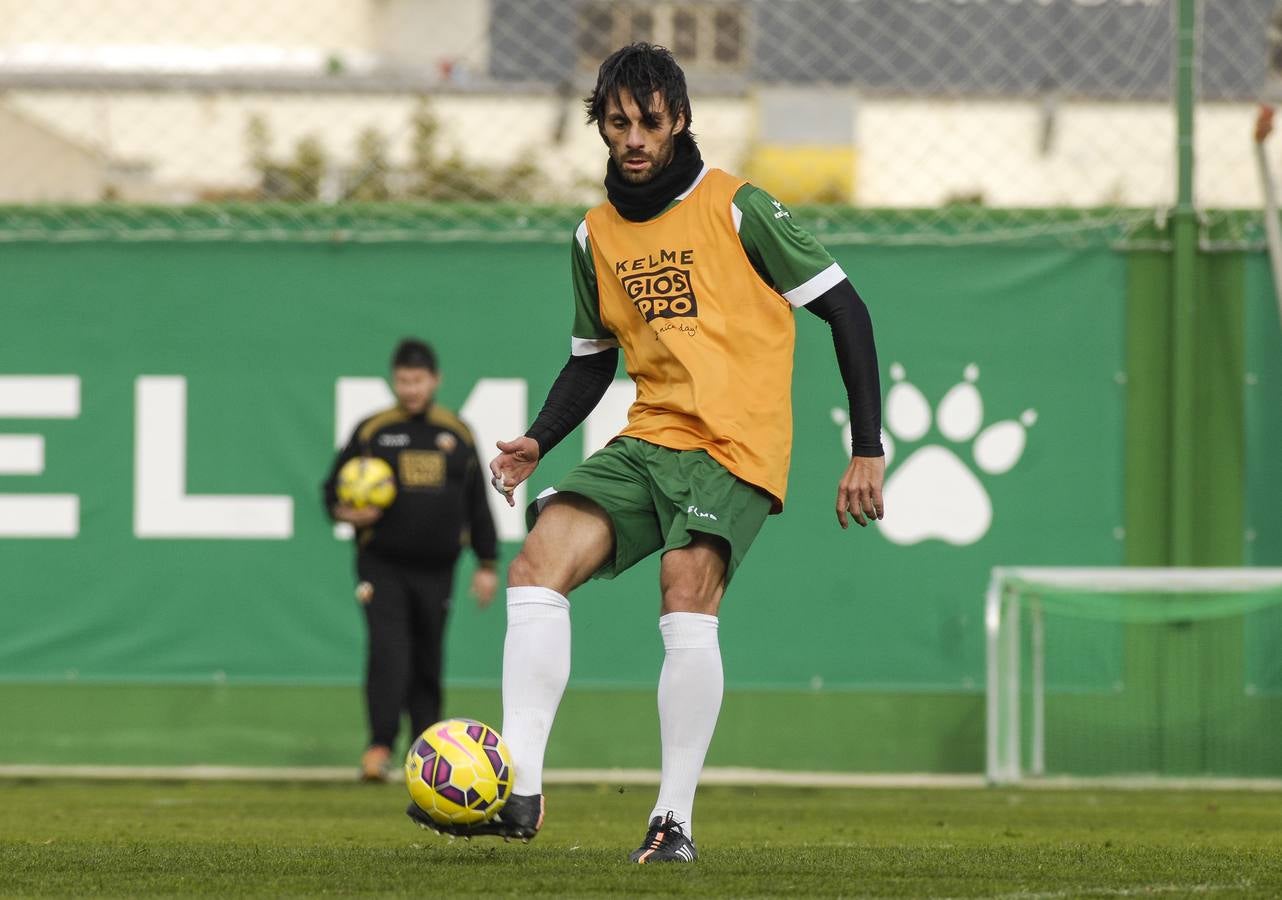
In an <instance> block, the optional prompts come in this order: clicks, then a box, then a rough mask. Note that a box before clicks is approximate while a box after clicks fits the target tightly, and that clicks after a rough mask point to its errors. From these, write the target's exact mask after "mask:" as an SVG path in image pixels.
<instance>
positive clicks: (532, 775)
mask: <svg viewBox="0 0 1282 900" xmlns="http://www.w3.org/2000/svg"><path fill="white" fill-rule="evenodd" d="M569 679H570V601H569V600H567V599H566V598H565V597H563V596H562V595H560V594H558V593H557V592H556V591H554V590H551V589H549V588H541V587H510V588H508V589H507V637H506V638H505V639H504V641H503V740H505V741H506V742H507V746H508V750H509V751H510V752H511V754H512V767H513V768H514V769H515V778H514V779H513V781H512V793H514V794H521V795H522V796H529V795H533V794H541V793H543V754H544V752H545V751H546V750H547V746H548V734H549V733H550V732H551V730H552V720H553V719H554V718H555V717H556V708H557V706H558V705H559V704H560V703H561V694H563V693H564V692H565V683H566V682H567V681H569Z"/></svg>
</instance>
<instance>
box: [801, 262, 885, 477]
mask: <svg viewBox="0 0 1282 900" xmlns="http://www.w3.org/2000/svg"><path fill="white" fill-rule="evenodd" d="M805 308H806V309H808V310H810V311H811V312H812V313H814V314H815V315H816V316H818V317H819V318H821V319H823V320H824V321H825V322H827V323H828V326H829V327H830V328H831V329H832V343H833V346H834V347H835V348H836V350H837V365H838V366H839V367H840V369H841V380H842V382H843V383H844V384H845V385H846V400H847V402H848V403H849V404H850V450H851V453H852V454H853V455H855V456H882V455H884V453H885V451H884V450H883V449H882V446H881V377H880V375H879V374H878V369H877V345H876V344H875V343H874V342H873V336H872V317H870V316H869V315H868V307H867V306H865V305H864V301H863V300H862V299H861V298H860V296H859V292H858V291H856V290H855V287H854V285H852V284H851V283H850V281H849V280H848V279H844V278H843V279H842V280H841V281H840V282H838V283H837V284H835V285H833V286H832V287H831V288H829V289H828V290H826V291H824V292H823V293H822V294H820V295H819V296H818V297H816V298H815V299H814V300H811V301H810V302H809V303H807V304H806V305H805Z"/></svg>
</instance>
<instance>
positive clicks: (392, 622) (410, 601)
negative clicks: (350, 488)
mask: <svg viewBox="0 0 1282 900" xmlns="http://www.w3.org/2000/svg"><path fill="white" fill-rule="evenodd" d="M356 573H357V576H358V577H359V579H360V580H361V581H363V582H368V583H369V585H370V586H371V587H372V588H373V594H372V596H370V597H369V601H368V602H365V603H363V604H362V606H363V608H364V611H365V623H366V625H367V626H368V638H369V639H368V644H367V651H366V653H367V655H366V667H365V707H366V711H367V713H368V716H369V733H370V743H371V744H382V745H383V746H386V747H392V746H394V745H395V742H396V734H397V732H398V731H399V730H400V722H401V713H402V711H404V712H406V713H408V714H409V717H410V735H411V738H413V737H414V736H417V735H418V734H419V733H421V732H422V731H423V730H424V729H425V728H427V726H429V725H431V724H432V723H433V722H436V721H438V720H439V719H440V717H441V670H442V668H443V664H444V653H443V649H444V642H445V641H444V639H445V620H446V617H447V615H448V613H449V608H450V592H451V589H452V588H453V582H454V566H453V564H451V565H450V566H449V567H448V568H442V569H418V568H414V567H412V566H406V565H401V564H398V563H393V562H388V561H387V560H383V559H380V558H378V557H376V556H373V555H372V554H369V553H362V554H360V556H359V558H358V559H357V561H356Z"/></svg>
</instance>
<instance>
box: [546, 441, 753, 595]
mask: <svg viewBox="0 0 1282 900" xmlns="http://www.w3.org/2000/svg"><path fill="white" fill-rule="evenodd" d="M555 492H556V493H567V494H580V495H582V496H584V497H587V498H588V499H589V500H591V501H592V502H594V503H596V504H597V505H598V506H600V507H601V508H602V509H604V510H605V512H606V514H607V515H608V516H609V517H610V521H611V522H613V524H614V559H613V560H611V561H609V562H607V563H606V564H605V565H604V566H602V567H601V568H600V569H599V570H598V571H597V572H596V574H595V575H594V577H595V578H613V577H614V576H616V575H618V574H620V573H622V572H625V571H627V570H628V569H630V568H631V567H632V566H634V565H636V564H637V563H638V562H640V561H641V560H643V559H645V558H646V557H647V556H649V555H650V554H651V553H653V552H654V551H656V550H659V549H662V550H664V551H665V552H666V551H668V550H675V549H677V548H678V547H684V546H686V544H689V543H690V541H691V539H692V535H691V532H695V531H697V532H701V533H703V534H714V535H717V536H718V537H721V538H724V539H725V541H726V543H728V544H729V545H730V560H729V563H728V565H727V568H726V584H729V583H730V579H731V577H733V575H734V573H735V569H737V568H738V567H739V563H740V562H741V561H742V560H743V557H744V554H746V553H747V552H748V548H749V547H750V546H751V545H752V541H753V539H754V538H756V536H757V532H758V531H760V530H761V525H762V523H764V522H765V520H766V516H768V515H769V514H770V506H771V501H770V497H769V496H768V495H767V494H766V493H765V492H764V491H761V490H759V489H758V488H755V487H753V486H752V485H750V484H748V483H747V482H746V481H740V480H739V479H738V478H736V477H735V476H733V475H731V474H730V472H729V471H727V470H726V468H725V466H723V465H721V463H719V462H717V461H716V460H714V459H713V458H712V457H711V456H709V455H708V454H707V453H706V452H705V451H703V450H669V449H668V448H667V447H659V446H657V445H655V444H650V443H647V442H646V441H642V440H638V439H636V438H630V437H621V438H616V439H614V440H613V441H611V442H610V443H609V444H607V445H606V446H605V447H603V448H601V449H600V450H598V451H597V452H596V453H593V454H592V455H591V456H589V457H588V458H587V459H585V460H584V461H583V462H582V463H580V464H579V465H577V466H575V467H574V468H573V469H572V470H571V471H570V473H569V474H568V475H566V476H565V478H564V479H562V480H561V482H560V483H559V484H558V485H557V486H556V489H555ZM552 494H553V491H544V492H543V493H542V494H540V495H539V499H537V500H535V501H534V502H533V503H531V504H530V506H529V508H528V509H527V510H526V522H527V523H528V525H529V527H530V528H533V527H534V520H535V519H536V518H538V514H539V510H540V509H542V507H543V504H544V503H546V502H547V499H548V498H549V496H551V495H552Z"/></svg>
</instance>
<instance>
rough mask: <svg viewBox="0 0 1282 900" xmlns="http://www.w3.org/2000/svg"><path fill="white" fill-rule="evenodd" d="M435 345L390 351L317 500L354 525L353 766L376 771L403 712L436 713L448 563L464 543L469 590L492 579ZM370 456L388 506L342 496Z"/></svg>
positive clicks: (475, 479) (476, 482)
mask: <svg viewBox="0 0 1282 900" xmlns="http://www.w3.org/2000/svg"><path fill="white" fill-rule="evenodd" d="M440 380H441V379H440V375H439V373H438V371H437V362H436V354H435V352H434V351H433V350H432V348H431V347H430V346H428V345H427V344H425V343H424V342H422V341H420V340H415V339H412V338H407V339H405V340H403V341H401V342H400V344H399V345H398V346H397V347H396V350H395V352H394V353H393V355H392V388H393V390H394V391H395V393H396V405H395V406H393V407H391V408H390V409H386V410H383V411H382V412H379V413H376V414H374V415H372V416H370V417H368V418H366V419H365V420H364V421H362V422H361V423H360V424H359V425H358V426H357V427H356V430H355V431H354V432H353V433H352V436H351V439H350V440H349V441H348V442H347V445H346V446H345V447H344V448H343V449H342V451H340V452H339V454H338V456H337V457H336V458H335V459H334V465H333V466H332V467H331V468H330V472H329V476H328V477H327V478H326V479H325V484H324V497H325V508H326V509H327V510H328V511H329V513H330V515H331V516H332V517H333V518H334V520H335V521H338V522H346V523H348V524H350V525H352V526H353V527H354V528H355V529H356V536H355V541H354V543H355V545H356V578H357V585H356V599H357V601H358V602H359V603H360V605H361V609H362V610H363V611H364V613H365V622H366V625H367V627H368V644H367V661H366V670H365V704H366V711H367V714H368V717H369V746H368V747H367V749H366V750H365V753H364V755H363V756H362V758H361V776H362V777H363V778H365V779H366V780H371V781H377V780H382V778H383V777H384V775H385V774H386V770H387V767H388V761H389V760H390V759H391V753H392V747H393V746H394V744H395V742H396V736H397V732H398V731H399V730H400V722H401V714H402V712H404V713H406V714H408V715H409V720H410V732H411V736H413V735H416V734H419V733H420V732H422V731H423V729H425V728H427V726H429V725H431V724H432V723H433V722H435V721H437V720H438V719H439V718H440V713H441V670H442V664H443V653H442V646H443V639H444V636H445V622H446V618H447V616H448V614H449V609H450V594H451V592H452V589H453V584H454V564H455V562H456V561H457V560H458V557H459V553H460V552H461V550H462V549H463V548H464V547H465V546H467V545H468V544H470V545H471V546H472V549H473V551H474V552H475V553H476V556H477V560H478V563H479V565H478V568H477V569H476V571H475V573H474V574H473V576H472V584H471V594H472V596H473V597H475V598H476V601H477V603H478V604H479V605H480V606H481V607H482V608H484V607H486V606H489V604H490V601H491V600H493V599H494V593H495V590H496V589H497V587H498V571H497V560H498V545H497V538H496V535H495V530H494V520H493V518H492V516H491V515H490V510H489V507H488V506H487V505H486V497H485V479H484V478H483V477H482V475H481V471H482V469H481V466H480V463H479V462H478V459H477V452H476V447H475V445H474V442H473V439H472V432H471V431H470V430H469V429H468V427H467V426H466V425H464V424H463V422H462V421H461V420H460V419H459V418H458V417H457V416H455V415H454V414H453V413H452V412H450V411H449V410H447V409H445V408H444V407H441V406H440V405H438V404H437V403H436V402H435V396H436V389H437V386H438V385H439V384H440ZM357 457H377V458H378V459H381V460H383V461H385V462H386V463H387V464H388V465H389V466H390V467H391V470H392V472H393V473H394V474H395V480H396V494H395V499H394V500H392V502H391V504H390V505H389V506H387V507H386V508H385V509H384V508H380V507H378V506H375V505H360V506H357V505H352V504H349V503H347V502H344V501H343V500H341V499H340V496H339V495H340V490H339V482H340V477H339V472H340V470H341V469H342V468H343V466H344V464H346V463H347V462H348V461H349V460H352V459H355V458H357Z"/></svg>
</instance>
